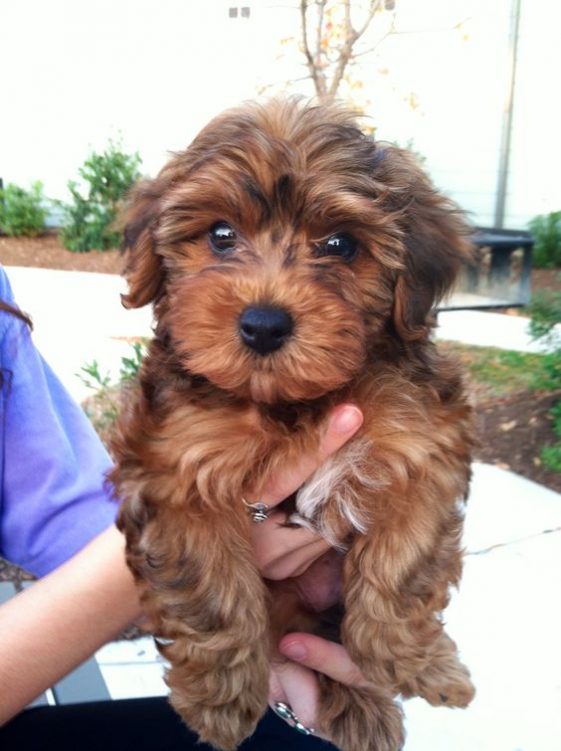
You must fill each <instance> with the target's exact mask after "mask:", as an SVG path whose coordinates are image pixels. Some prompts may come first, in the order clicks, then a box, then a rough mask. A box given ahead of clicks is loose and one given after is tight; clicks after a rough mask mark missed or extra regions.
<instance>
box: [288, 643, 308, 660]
mask: <svg viewBox="0 0 561 751" xmlns="http://www.w3.org/2000/svg"><path fill="white" fill-rule="evenodd" d="M282 653H283V655H284V656H285V657H291V658H292V659H293V660H305V659H306V657H307V656H308V650H307V649H306V647H305V646H304V645H303V644H302V643H301V642H297V641H293V642H289V643H288V644H283V645H282Z"/></svg>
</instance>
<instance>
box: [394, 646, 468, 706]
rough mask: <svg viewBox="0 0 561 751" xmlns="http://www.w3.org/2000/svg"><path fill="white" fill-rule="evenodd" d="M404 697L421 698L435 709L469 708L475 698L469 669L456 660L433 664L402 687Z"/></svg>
mask: <svg viewBox="0 0 561 751" xmlns="http://www.w3.org/2000/svg"><path fill="white" fill-rule="evenodd" d="M401 693H402V695H403V696H404V697H411V696H421V697H422V698H423V699H425V700H426V701H428V703H429V704H432V705H433V706H434V707H439V706H446V707H461V708H464V707H467V706H468V704H469V703H470V702H471V700H472V699H473V697H474V696H475V688H474V686H473V683H472V682H471V678H470V675H469V671H468V669H467V668H466V667H465V665H462V663H461V662H460V661H459V660H458V659H457V658H456V659H448V660H447V661H446V662H444V663H442V662H440V663H438V662H436V663H431V664H430V665H428V666H427V667H426V668H425V669H424V670H423V671H422V672H421V673H419V674H418V675H417V676H415V678H412V679H411V680H409V681H407V683H405V684H404V685H402V686H401Z"/></svg>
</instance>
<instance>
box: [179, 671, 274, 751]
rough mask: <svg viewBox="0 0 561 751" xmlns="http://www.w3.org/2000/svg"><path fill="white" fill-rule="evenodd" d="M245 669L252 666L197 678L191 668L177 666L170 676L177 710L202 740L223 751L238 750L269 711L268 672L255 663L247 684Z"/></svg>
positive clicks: (204, 674)
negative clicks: (250, 678)
mask: <svg viewBox="0 0 561 751" xmlns="http://www.w3.org/2000/svg"><path fill="white" fill-rule="evenodd" d="M245 667H247V670H248V671H249V669H250V665H249V664H247V665H246V666H244V665H243V664H242V665H240V666H237V667H235V668H231V669H229V670H225V669H222V670H218V671H217V672H216V673H203V674H200V675H199V676H198V678H197V677H196V676H194V675H193V674H192V673H190V670H189V666H188V665H187V666H180V667H178V666H175V667H174V668H172V670H170V672H169V673H168V675H167V682H168V685H169V686H170V688H171V689H172V690H171V694H170V702H171V705H172V706H173V708H174V709H175V711H176V712H177V713H178V714H179V715H180V716H181V717H182V719H183V720H184V722H185V723H186V724H187V726H188V727H189V728H190V729H191V730H194V731H195V732H196V733H197V734H198V735H199V736H200V740H201V741H204V742H206V743H209V744H210V745H211V746H213V747H215V748H216V749H220V751H235V749H236V748H237V747H238V746H239V745H240V743H241V742H242V741H243V740H244V739H245V738H248V737H249V736H250V735H251V734H252V733H253V731H254V730H255V727H256V725H257V723H258V722H259V720H260V719H261V717H262V716H263V714H264V713H265V711H266V709H267V695H268V688H269V687H268V676H267V673H266V672H264V671H259V670H258V666H257V665H255V664H254V663H253V664H252V667H253V668H254V672H253V675H252V680H251V681H247V680H245V678H247V677H248V676H247V671H246V670H245V669H244V668H245ZM182 668H184V669H183V670H182ZM260 673H261V674H260Z"/></svg>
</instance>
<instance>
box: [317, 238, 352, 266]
mask: <svg viewBox="0 0 561 751" xmlns="http://www.w3.org/2000/svg"><path fill="white" fill-rule="evenodd" d="M357 251H358V241H357V240H356V239H355V238H354V237H353V236H352V235H349V234H348V232H337V234H335V235H331V237H328V238H327V240H326V241H325V242H323V243H321V244H320V245H318V246H317V247H316V255H317V256H340V257H341V258H342V259H343V260H344V261H347V262H349V261H352V260H353V258H354V257H355V256H356V254H357Z"/></svg>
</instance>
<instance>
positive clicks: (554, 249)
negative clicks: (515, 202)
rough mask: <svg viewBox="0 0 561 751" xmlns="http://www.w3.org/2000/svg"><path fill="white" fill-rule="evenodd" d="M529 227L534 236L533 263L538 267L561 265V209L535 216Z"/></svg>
mask: <svg viewBox="0 0 561 751" xmlns="http://www.w3.org/2000/svg"><path fill="white" fill-rule="evenodd" d="M529 227H530V231H531V232H532V234H533V236H534V249H533V251H532V262H533V265H534V266H536V268H540V269H545V268H556V267H558V266H561V211H553V212H552V213H551V214H543V215H540V216H536V217H534V219H532V221H531V222H530V223H529Z"/></svg>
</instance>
